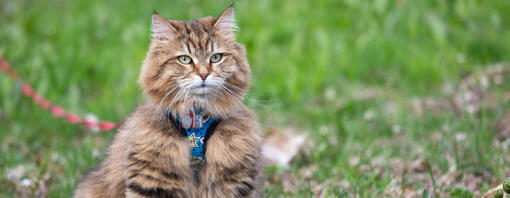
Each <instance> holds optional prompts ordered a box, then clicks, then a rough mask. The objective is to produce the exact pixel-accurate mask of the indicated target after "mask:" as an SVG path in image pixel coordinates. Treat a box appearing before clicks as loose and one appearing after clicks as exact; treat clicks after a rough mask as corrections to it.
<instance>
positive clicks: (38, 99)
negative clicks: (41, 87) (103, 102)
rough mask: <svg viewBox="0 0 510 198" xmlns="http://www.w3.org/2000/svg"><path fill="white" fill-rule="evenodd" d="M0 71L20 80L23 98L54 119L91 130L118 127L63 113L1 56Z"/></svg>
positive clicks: (117, 124) (13, 79)
mask: <svg viewBox="0 0 510 198" xmlns="http://www.w3.org/2000/svg"><path fill="white" fill-rule="evenodd" d="M0 70H1V71H3V72H4V73H6V74H7V75H8V76H9V78H10V79H11V80H12V81H13V82H14V81H17V80H20V81H21V82H22V85H21V93H22V94H23V95H24V96H26V97H29V98H31V99H32V101H33V102H34V103H36V104H38V105H39V106H40V107H42V108H43V109H46V110H49V111H51V113H52V114H53V116H55V117H59V118H63V119H66V120H67V122H69V123H71V124H83V125H85V126H86V127H88V128H91V129H93V128H99V129H100V130H101V131H109V130H112V129H114V128H117V127H119V125H120V124H119V123H113V122H106V121H97V120H94V119H86V118H82V117H80V116H78V115H76V114H73V113H70V112H67V111H65V110H64V109H63V108H61V107H59V106H57V105H56V104H53V103H51V102H50V101H48V100H47V99H45V98H44V97H43V96H41V95H40V94H38V93H37V92H35V91H34V89H33V88H32V86H30V85H29V84H28V83H26V82H24V81H23V80H21V79H20V77H19V75H18V74H17V73H16V71H14V69H12V67H11V66H10V65H9V63H8V62H7V61H6V60H5V59H4V58H3V57H2V56H0Z"/></svg>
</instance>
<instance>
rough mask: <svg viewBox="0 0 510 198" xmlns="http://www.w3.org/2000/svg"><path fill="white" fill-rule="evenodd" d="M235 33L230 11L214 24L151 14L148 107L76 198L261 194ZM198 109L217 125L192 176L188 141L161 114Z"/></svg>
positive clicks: (253, 122) (246, 71)
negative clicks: (176, 19) (170, 18)
mask: <svg viewBox="0 0 510 198" xmlns="http://www.w3.org/2000/svg"><path fill="white" fill-rule="evenodd" d="M234 28H235V24H234V18H233V8H232V6H230V7H229V8H227V9H226V10H225V11H224V12H223V13H222V14H221V15H220V16H219V17H218V18H217V19H216V18H214V17H206V18H202V19H199V20H191V21H175V20H166V19H164V18H163V17H161V16H160V15H158V14H157V13H155V14H154V15H153V16H152V29H153V32H154V34H153V39H152V42H151V45H150V49H149V52H148V53H147V57H146V59H145V61H144V63H143V66H142V72H141V74H140V78H139V83H140V84H141V86H142V88H143V90H144V93H145V95H146V96H147V97H148V102H147V103H146V104H144V105H141V106H140V107H138V108H137V110H136V111H135V112H134V113H133V114H132V115H131V116H129V118H128V119H127V120H126V121H125V124H124V125H123V127H122V128H121V129H120V130H119V132H118V133H117V135H116V136H115V139H114V141H113V143H112V145H111V146H110V147H109V150H108V152H107V154H106V159H105V160H104V161H103V162H102V163H101V164H100V165H99V167H98V168H96V169H95V170H93V171H92V172H91V173H90V174H88V175H87V176H86V178H85V180H84V181H83V182H82V183H81V184H79V186H78V189H77V190H76V192H75V194H74V197H77V198H81V197H84V198H85V197H257V196H258V182H257V181H258V178H259V176H260V174H259V173H260V167H261V166H260V158H261V154H260V143H261V138H260V134H259V125H258V123H257V117H256V115H255V114H254V112H253V111H251V110H250V109H248V108H247V107H246V106H244V105H243V104H242V102H241V101H242V99H243V96H244V94H245V92H246V90H247V89H248V86H249V82H250V73H251V71H250V67H249V65H248V61H247V59H246V52H245V49H244V47H243V46H242V45H241V44H239V43H237V42H236V40H235V37H234V33H233V30H234ZM197 108H200V109H203V111H204V112H205V113H206V114H208V115H210V116H214V117H216V118H220V119H221V120H222V122H221V123H220V124H219V125H218V126H217V127H216V130H215V131H214V133H213V135H212V136H211V137H210V138H209V140H208V142H207V149H206V150H205V164H203V166H201V167H200V169H199V171H198V174H197V175H196V176H195V175H194V172H193V171H192V169H191V167H190V147H189V145H188V140H187V138H186V137H183V136H181V135H180V134H179V133H178V130H177V129H176V128H175V127H174V126H173V125H172V124H171V123H170V122H169V121H168V118H167V117H166V115H167V113H166V112H168V111H170V112H172V113H173V114H174V115H175V114H177V115H182V114H185V113H188V112H190V111H193V110H194V109H197Z"/></svg>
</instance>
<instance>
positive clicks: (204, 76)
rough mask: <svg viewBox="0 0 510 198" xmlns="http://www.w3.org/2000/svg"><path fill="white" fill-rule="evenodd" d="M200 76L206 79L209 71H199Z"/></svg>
mask: <svg viewBox="0 0 510 198" xmlns="http://www.w3.org/2000/svg"><path fill="white" fill-rule="evenodd" d="M198 75H199V76H200V78H202V80H205V79H206V78H207V76H209V73H205V72H204V73H199V74H198Z"/></svg>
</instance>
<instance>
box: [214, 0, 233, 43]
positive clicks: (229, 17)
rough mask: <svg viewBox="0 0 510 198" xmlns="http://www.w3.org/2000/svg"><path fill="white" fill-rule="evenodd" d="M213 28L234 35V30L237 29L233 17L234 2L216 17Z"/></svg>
mask: <svg viewBox="0 0 510 198" xmlns="http://www.w3.org/2000/svg"><path fill="white" fill-rule="evenodd" d="M214 28H216V29H217V30H218V31H220V32H222V33H225V34H226V35H229V36H232V37H233V36H234V31H236V30H237V24H236V22H235V19H234V4H232V5H230V7H228V8H227V9H226V10H225V11H223V13H222V14H221V15H220V16H219V17H218V19H216V22H215V23H214Z"/></svg>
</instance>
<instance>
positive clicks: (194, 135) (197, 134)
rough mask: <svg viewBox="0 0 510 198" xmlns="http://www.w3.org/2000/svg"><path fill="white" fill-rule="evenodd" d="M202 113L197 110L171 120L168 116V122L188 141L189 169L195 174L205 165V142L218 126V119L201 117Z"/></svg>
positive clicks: (170, 116) (171, 117)
mask: <svg viewBox="0 0 510 198" xmlns="http://www.w3.org/2000/svg"><path fill="white" fill-rule="evenodd" d="M201 112H202V111H201V110H197V111H195V112H190V113H189V115H185V116H183V117H182V118H181V117H180V116H178V115H177V116H176V119H177V120H176V119H174V118H173V116H172V114H171V113H169V114H168V120H169V121H170V122H171V123H172V125H173V126H174V127H176V129H177V130H178V131H179V133H180V135H181V136H183V137H186V138H187V139H188V143H189V147H190V150H191V158H190V160H191V168H192V169H193V170H194V172H195V174H197V173H198V169H199V168H200V167H201V166H202V165H204V163H205V150H206V146H207V140H209V138H210V137H211V135H212V134H213V133H214V129H216V127H217V126H218V124H220V122H221V120H220V119H215V118H213V117H209V116H203V115H201V114H200V113H201Z"/></svg>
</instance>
